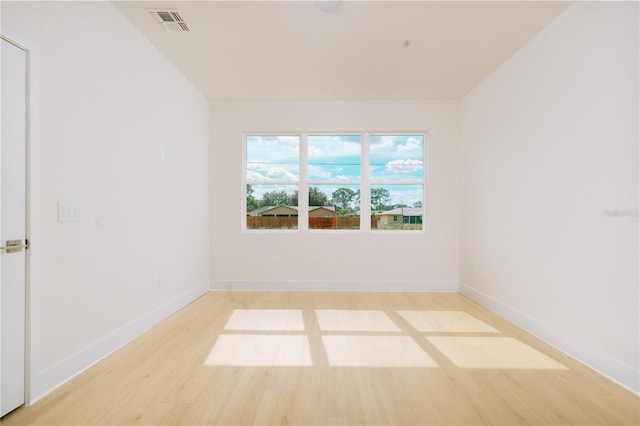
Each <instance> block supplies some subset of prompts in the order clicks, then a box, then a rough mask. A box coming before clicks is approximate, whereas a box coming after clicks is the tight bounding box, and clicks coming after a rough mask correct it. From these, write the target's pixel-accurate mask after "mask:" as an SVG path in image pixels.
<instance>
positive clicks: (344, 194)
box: [309, 185, 360, 229]
mask: <svg viewBox="0 0 640 426" xmlns="http://www.w3.org/2000/svg"><path fill="white" fill-rule="evenodd" d="M309 229H360V185H314V186H311V187H309Z"/></svg>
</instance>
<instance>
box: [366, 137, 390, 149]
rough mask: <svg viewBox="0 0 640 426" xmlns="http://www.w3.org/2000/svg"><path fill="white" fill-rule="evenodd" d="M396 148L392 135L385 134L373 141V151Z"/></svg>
mask: <svg viewBox="0 0 640 426" xmlns="http://www.w3.org/2000/svg"><path fill="white" fill-rule="evenodd" d="M394 148H395V143H394V141H393V138H392V137H387V136H383V137H381V138H380V140H379V141H375V142H374V141H372V143H371V150H372V151H393V149H394Z"/></svg>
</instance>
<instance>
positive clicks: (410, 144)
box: [397, 138, 422, 152]
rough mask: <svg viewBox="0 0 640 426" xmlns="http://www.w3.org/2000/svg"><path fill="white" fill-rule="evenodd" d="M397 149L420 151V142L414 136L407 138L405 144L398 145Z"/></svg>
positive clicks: (399, 150) (401, 150)
mask: <svg viewBox="0 0 640 426" xmlns="http://www.w3.org/2000/svg"><path fill="white" fill-rule="evenodd" d="M397 149H398V152H411V151H421V150H422V143H421V141H420V140H418V139H416V138H409V139H407V143H406V144H405V145H398V148H397Z"/></svg>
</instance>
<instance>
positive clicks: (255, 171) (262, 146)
mask: <svg viewBox="0 0 640 426" xmlns="http://www.w3.org/2000/svg"><path fill="white" fill-rule="evenodd" d="M299 183H300V136H297V135H294V136H289V135H285V136H266V135H252V136H247V137H246V210H247V222H246V223H247V229H297V228H298V186H299Z"/></svg>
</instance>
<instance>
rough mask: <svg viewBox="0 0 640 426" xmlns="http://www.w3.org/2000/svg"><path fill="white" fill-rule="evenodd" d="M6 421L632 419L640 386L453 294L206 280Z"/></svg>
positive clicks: (639, 420) (638, 408)
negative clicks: (631, 388) (204, 288)
mask: <svg viewBox="0 0 640 426" xmlns="http://www.w3.org/2000/svg"><path fill="white" fill-rule="evenodd" d="M2 424H3V425H6V426H9V425H18V424H21V425H22V424H41V425H94V424H108V425H129V424H146V425H156V424H180V425H196V424H202V425H232V424H233V425H235V424H239V425H250V424H278V425H306V424H319V425H329V424H331V425H352V424H376V425H382V424H388V425H480V424H500V425H517V424H536V425H544V424H551V425H565V424H570V425H618V424H626V425H638V424H640V399H639V398H638V397H637V396H636V395H634V394H633V393H631V392H628V391H626V390H624V389H623V388H621V387H619V386H617V385H615V384H614V383H612V382H610V381H608V380H607V379H605V378H603V377H602V376H600V375H598V374H597V373H595V372H593V371H592V370H590V369H588V368H587V367H585V366H583V365H582V364H580V363H578V362H576V361H574V360H573V359H571V358H569V357H567V356H565V355H563V354H562V353H560V352H558V351H556V350H554V349H553V348H551V347H549V346H548V345H546V344H544V343H542V342H540V341H539V340H537V339H535V338H533V337H532V336H530V335H528V334H526V333H524V332H522V331H521V330H520V329H518V328H516V327H515V326H513V325H511V324H510V323H508V322H506V321H504V320H501V319H499V318H498V317H496V316H495V315H493V314H491V313H490V312H488V311H487V310H485V309H483V308H481V307H479V306H478V305H476V304H475V303H473V302H471V301H469V300H468V299H466V298H464V297H463V296H461V295H459V294H455V293H302V292H301V293H292V292H273V293H264V292H235V293H234V292H213V293H208V294H206V295H205V296H203V297H201V298H200V299H198V300H197V301H195V302H194V303H192V304H191V305H189V306H188V307H186V308H185V309H183V310H181V311H180V312H178V313H176V314H175V315H173V316H172V317H170V318H169V319H167V320H165V321H164V322H162V323H161V324H159V325H158V326H156V327H155V328H153V329H152V330H150V331H149V332H147V333H146V334H144V335H143V336H141V337H140V338H138V339H136V340H135V341H133V342H131V343H129V344H128V345H126V346H125V347H123V348H122V349H120V350H118V351H117V352H115V353H114V354H112V355H111V356H109V357H108V358H106V359H104V360H103V361H101V362H100V363H98V364H96V365H95V366H93V367H92V368H90V369H88V370H87V371H85V372H84V373H82V374H80V375H79V376H77V377H76V378H74V379H73V380H71V381H70V382H68V383H67V384H65V385H64V386H62V387H61V388H59V389H58V390H56V391H55V392H53V393H51V394H49V395H48V396H47V397H45V398H44V399H42V400H41V401H39V402H37V403H36V404H34V405H33V406H31V407H25V408H21V409H18V410H17V411H15V412H14V413H12V414H10V415H8V416H7V417H6V418H4V419H2Z"/></svg>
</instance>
